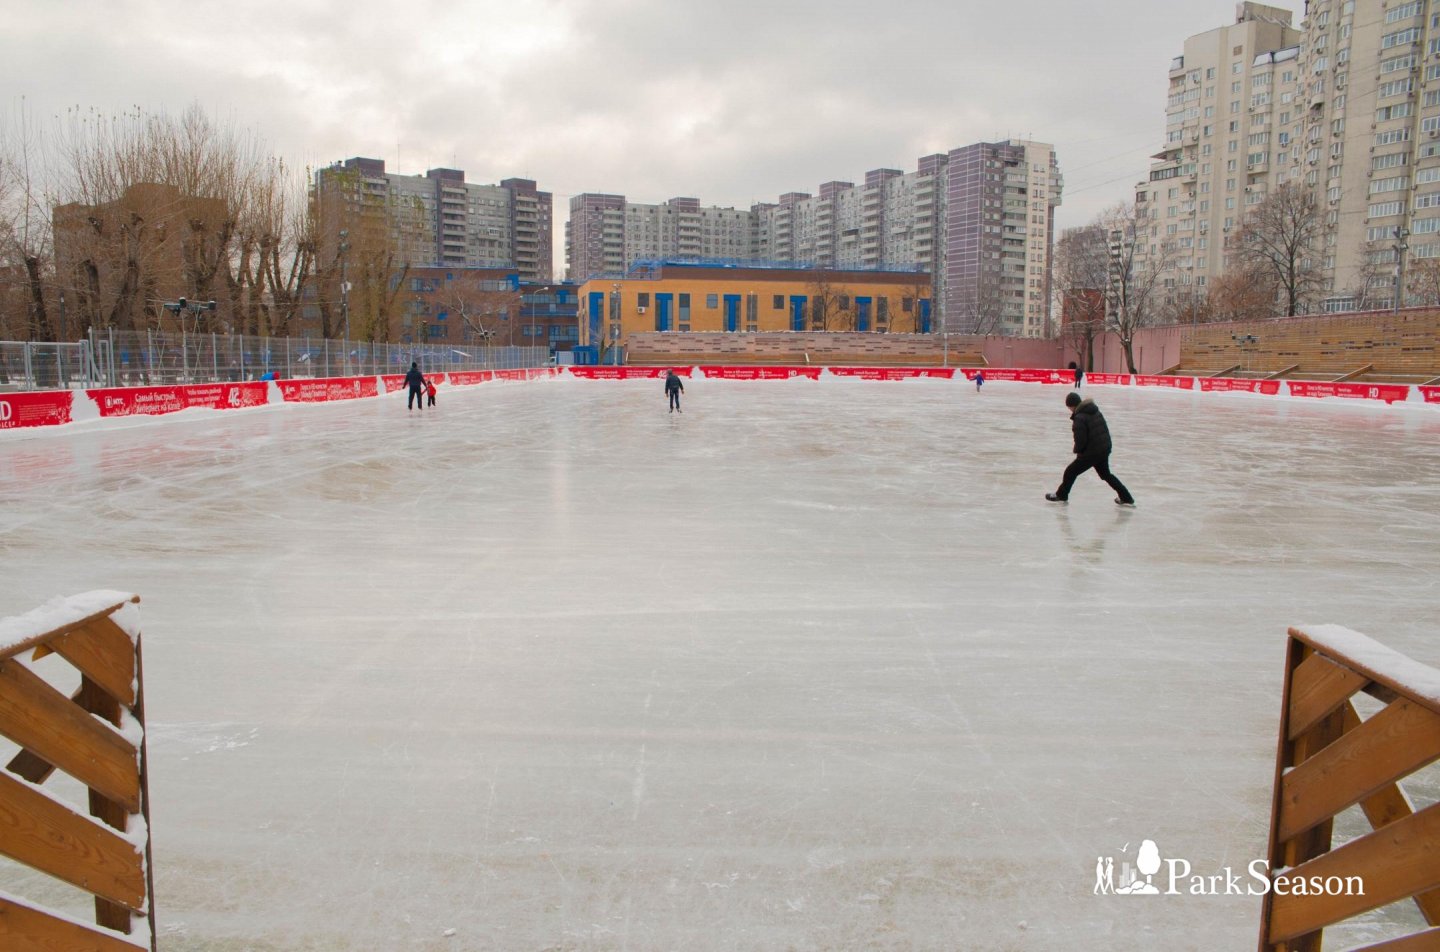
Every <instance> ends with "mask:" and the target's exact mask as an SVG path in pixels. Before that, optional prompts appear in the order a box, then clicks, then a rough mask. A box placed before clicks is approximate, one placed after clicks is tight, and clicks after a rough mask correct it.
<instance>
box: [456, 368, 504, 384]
mask: <svg viewBox="0 0 1440 952" xmlns="http://www.w3.org/2000/svg"><path fill="white" fill-rule="evenodd" d="M494 379H495V372H494V371H493V370H464V371H461V372H459V373H452V374H450V385H451V386H454V387H473V386H475V385H476V384H477V383H485V382H486V381H490V380H494Z"/></svg>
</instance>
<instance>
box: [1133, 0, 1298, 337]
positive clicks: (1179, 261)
mask: <svg viewBox="0 0 1440 952" xmlns="http://www.w3.org/2000/svg"><path fill="white" fill-rule="evenodd" d="M1290 16H1291V15H1290V11H1288V10H1282V9H1280V8H1278V7H1269V6H1262V5H1261V4H1258V3H1242V4H1240V5H1239V6H1238V8H1237V12H1236V21H1235V23H1233V24H1230V25H1228V26H1223V27H1220V28H1218V29H1214V30H1210V31H1208V32H1205V33H1201V34H1199V35H1197V36H1192V37H1190V38H1189V39H1188V40H1186V41H1185V47H1184V52H1183V53H1182V54H1181V55H1180V56H1177V57H1175V59H1174V60H1173V61H1172V62H1171V63H1170V75H1169V95H1168V98H1167V100H1166V107H1165V146H1164V148H1163V149H1161V151H1160V152H1159V153H1158V154H1156V156H1155V159H1156V162H1155V164H1154V165H1152V166H1151V167H1150V176H1149V180H1148V181H1147V182H1145V183H1142V184H1141V185H1140V186H1139V187H1138V188H1137V189H1136V193H1135V201H1136V204H1137V205H1138V206H1140V209H1139V210H1140V213H1141V214H1144V215H1148V216H1149V220H1150V222H1151V227H1150V234H1149V236H1148V238H1149V243H1150V246H1151V249H1152V250H1151V253H1150V255H1149V258H1150V260H1151V261H1152V262H1154V264H1155V265H1156V266H1161V267H1164V269H1165V272H1166V273H1165V275H1164V277H1163V278H1162V279H1161V281H1162V285H1163V295H1162V298H1163V301H1162V303H1163V305H1164V306H1165V307H1166V309H1167V310H1169V311H1170V313H1171V314H1172V315H1176V316H1181V315H1183V314H1184V313H1185V310H1186V308H1187V307H1192V306H1195V305H1197V304H1198V303H1199V302H1200V301H1203V299H1204V297H1205V295H1206V293H1207V292H1208V288H1209V286H1210V285H1211V284H1212V283H1213V281H1214V280H1215V278H1216V277H1218V276H1219V275H1220V274H1222V273H1223V272H1224V270H1225V267H1226V261H1225V242H1226V240H1227V239H1228V238H1229V237H1230V236H1232V235H1234V236H1237V237H1238V235H1239V233H1240V228H1241V226H1242V221H1243V219H1244V216H1245V212H1246V210H1247V209H1249V208H1252V207H1254V206H1255V205H1256V204H1258V203H1259V202H1260V201H1263V200H1264V197H1265V195H1266V193H1267V192H1268V191H1269V189H1270V187H1271V185H1272V183H1274V182H1275V181H1277V180H1281V181H1283V179H1282V178H1281V177H1280V175H1281V170H1282V169H1284V168H1286V167H1287V166H1288V154H1289V152H1290V148H1291V144H1292V143H1291V138H1292V137H1293V135H1294V126H1295V124H1296V122H1297V121H1298V120H1300V119H1302V118H1303V115H1304V113H1305V112H1306V111H1307V109H1308V106H1307V105H1306V104H1305V103H1302V102H1301V101H1300V100H1299V97H1298V95H1297V92H1298V89H1299V76H1300V62H1299V43H1300V36H1301V34H1300V31H1299V30H1296V29H1295V28H1294V27H1292V26H1291V25H1290ZM1145 237H1147V236H1143V235H1142V236H1138V238H1139V240H1141V241H1143V240H1144V238H1145ZM1162 246H1168V247H1167V250H1166V252H1165V253H1163V254H1162V253H1160V248H1161V247H1162Z"/></svg>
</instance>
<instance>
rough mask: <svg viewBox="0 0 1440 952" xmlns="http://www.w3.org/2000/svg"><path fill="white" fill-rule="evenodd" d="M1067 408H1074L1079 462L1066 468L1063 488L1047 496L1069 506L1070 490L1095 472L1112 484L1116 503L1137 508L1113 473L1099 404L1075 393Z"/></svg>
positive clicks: (1069, 397)
mask: <svg viewBox="0 0 1440 952" xmlns="http://www.w3.org/2000/svg"><path fill="white" fill-rule="evenodd" d="M1065 406H1067V407H1069V408H1070V429H1071V430H1072V431H1073V432H1074V434H1075V461H1074V462H1072V463H1071V464H1070V465H1069V466H1067V467H1065V475H1064V476H1063V477H1061V479H1060V488H1059V489H1057V490H1055V491H1054V492H1053V493H1046V494H1045V498H1046V499H1048V500H1050V501H1051V502H1065V501H1067V500H1068V499H1069V498H1070V487H1071V486H1073V485H1075V480H1076V479H1078V478H1079V476H1080V474H1081V473H1083V472H1085V471H1086V470H1087V469H1094V470H1095V475H1097V476H1099V477H1100V478H1101V479H1103V480H1105V482H1107V483H1109V484H1110V488H1111V489H1113V490H1115V492H1116V494H1117V495H1116V496H1115V502H1116V504H1117V505H1121V506H1133V505H1135V497H1134V496H1132V495H1130V490H1128V489H1126V488H1125V484H1124V483H1122V482H1120V480H1119V479H1117V478H1116V477H1115V474H1114V473H1112V472H1110V447H1111V443H1110V427H1109V426H1108V425H1106V423H1105V417H1104V415H1103V414H1101V412H1100V408H1099V407H1097V406H1096V405H1095V401H1094V400H1091V399H1089V398H1088V397H1086V398H1082V397H1081V396H1080V394H1078V393H1074V392H1071V393H1069V394H1067V395H1066V397H1065Z"/></svg>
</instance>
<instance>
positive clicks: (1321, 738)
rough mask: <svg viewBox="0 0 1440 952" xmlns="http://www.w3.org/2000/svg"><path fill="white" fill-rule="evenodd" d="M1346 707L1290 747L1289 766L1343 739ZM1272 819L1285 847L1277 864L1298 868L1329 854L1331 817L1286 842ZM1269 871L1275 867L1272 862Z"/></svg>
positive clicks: (1328, 717) (1327, 716) (1334, 712)
mask: <svg viewBox="0 0 1440 952" xmlns="http://www.w3.org/2000/svg"><path fill="white" fill-rule="evenodd" d="M1349 708H1350V704H1349V702H1346V703H1345V704H1344V706H1343V707H1341V708H1339V709H1338V710H1335V711H1332V712H1330V713H1329V714H1328V715H1326V717H1325V719H1324V720H1322V721H1321V722H1320V723H1318V724H1316V725H1315V726H1314V727H1312V728H1311V729H1310V730H1309V731H1307V732H1306V733H1305V734H1303V735H1302V736H1301V737H1300V738H1299V739H1297V740H1296V741H1295V742H1294V743H1293V744H1292V745H1291V748H1292V753H1293V757H1292V759H1291V761H1290V762H1291V763H1292V764H1303V763H1304V762H1305V761H1307V760H1309V759H1310V758H1311V757H1313V756H1315V754H1317V753H1319V752H1320V751H1322V750H1324V749H1325V748H1326V747H1329V746H1330V745H1331V744H1332V743H1334V742H1335V741H1336V740H1338V739H1339V738H1340V737H1341V736H1343V735H1344V733H1345V714H1344V712H1345V711H1346V710H1347V709H1349ZM1283 789H1284V785H1283V782H1282V783H1280V784H1278V785H1277V788H1276V791H1275V793H1276V797H1275V804H1276V806H1275V809H1276V810H1280V806H1279V802H1280V801H1279V794H1280V792H1281V791H1282V790H1283ZM1281 812H1283V811H1281ZM1274 819H1275V820H1276V821H1277V823H1276V831H1275V832H1276V836H1277V838H1278V839H1279V842H1281V843H1283V844H1284V845H1285V848H1284V849H1283V850H1281V854H1280V855H1281V857H1282V862H1281V863H1280V864H1279V865H1281V866H1287V867H1289V866H1299V865H1300V864H1301V863H1303V862H1305V861H1306V860H1310V859H1314V858H1315V857H1317V856H1319V855H1321V854H1322V853H1326V852H1329V850H1330V842H1331V833H1332V831H1333V828H1334V825H1335V824H1334V820H1333V818H1330V817H1327V818H1326V819H1324V820H1322V821H1321V822H1319V823H1316V824H1314V825H1313V826H1311V827H1310V828H1309V829H1307V830H1306V831H1305V832H1304V833H1301V834H1299V835H1298V836H1292V837H1290V838H1289V839H1286V838H1284V837H1281V836H1279V824H1278V820H1279V817H1278V816H1276V817H1275V818H1274ZM1272 859H1273V858H1272ZM1270 868H1271V869H1274V868H1275V864H1274V863H1273V862H1272V865H1271V867H1270Z"/></svg>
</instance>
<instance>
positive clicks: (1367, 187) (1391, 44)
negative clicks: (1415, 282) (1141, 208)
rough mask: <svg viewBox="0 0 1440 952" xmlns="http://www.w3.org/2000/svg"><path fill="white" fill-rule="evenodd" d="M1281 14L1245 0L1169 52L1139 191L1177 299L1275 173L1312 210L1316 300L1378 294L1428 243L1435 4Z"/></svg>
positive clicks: (1436, 165) (1438, 87) (1352, 302)
mask: <svg viewBox="0 0 1440 952" xmlns="http://www.w3.org/2000/svg"><path fill="white" fill-rule="evenodd" d="M1290 18H1291V14H1290V12H1289V11H1286V10H1283V9H1279V8H1276V7H1269V6H1262V5H1260V4H1256V3H1242V4H1240V6H1239V8H1238V15H1237V18H1236V23H1235V24H1234V25H1231V26H1226V27H1221V28H1220V29H1218V30H1212V31H1210V32H1208V33H1203V34H1200V35H1199V36H1195V37H1191V38H1190V39H1189V40H1187V41H1186V42H1185V50H1184V54H1183V55H1182V56H1180V57H1178V58H1177V59H1176V60H1175V61H1174V63H1172V64H1171V69H1170V77H1169V82H1170V100H1169V105H1168V107H1167V141H1166V146H1165V149H1164V151H1162V152H1161V153H1160V154H1159V155H1158V156H1157V159H1158V160H1159V161H1158V162H1157V164H1156V165H1154V166H1153V167H1152V168H1151V172H1150V180H1149V181H1148V182H1146V183H1143V184H1142V185H1141V186H1140V187H1139V189H1138V190H1137V193H1136V199H1137V202H1143V203H1146V205H1147V206H1148V207H1149V209H1150V213H1151V215H1152V217H1153V221H1154V222H1155V226H1156V227H1155V231H1154V232H1153V235H1154V236H1155V237H1157V238H1158V237H1162V236H1163V237H1169V238H1173V239H1176V254H1175V255H1174V260H1173V261H1172V262H1171V265H1172V267H1171V271H1172V272H1173V273H1172V274H1171V276H1170V278H1171V279H1172V280H1173V287H1167V290H1169V291H1171V292H1172V293H1171V296H1172V298H1173V299H1174V301H1175V303H1176V304H1177V305H1178V306H1181V307H1182V308H1183V305H1184V302H1185V300H1186V298H1187V296H1189V297H1196V296H1202V295H1203V294H1204V291H1205V286H1206V284H1207V283H1208V282H1210V281H1213V280H1214V278H1215V277H1217V276H1218V275H1220V274H1222V273H1224V271H1225V268H1226V266H1227V262H1226V260H1225V258H1224V239H1225V238H1227V237H1228V238H1229V239H1230V241H1231V245H1230V247H1231V248H1232V249H1233V247H1234V242H1235V239H1236V238H1237V237H1238V233H1239V230H1240V228H1241V226H1242V223H1243V219H1244V215H1245V213H1246V211H1247V210H1249V209H1252V208H1253V207H1254V206H1255V205H1257V204H1259V203H1260V202H1261V201H1263V200H1264V198H1265V196H1266V195H1267V194H1269V193H1270V192H1271V191H1273V190H1274V189H1275V188H1276V187H1277V186H1279V185H1281V184H1284V183H1287V182H1288V183H1292V184H1299V185H1302V186H1303V187H1306V188H1308V189H1310V190H1311V191H1312V193H1313V194H1314V196H1315V199H1316V203H1317V206H1318V209H1319V219H1320V235H1321V237H1320V239H1319V241H1318V242H1317V247H1316V248H1315V249H1314V253H1313V255H1311V256H1309V257H1308V258H1307V261H1306V263H1307V264H1308V266H1310V267H1312V268H1314V269H1315V270H1316V272H1317V273H1318V276H1319V285H1320V287H1319V290H1318V293H1317V294H1316V299H1315V300H1314V301H1312V302H1311V306H1312V307H1314V308H1316V309H1320V310H1343V309H1348V308H1351V307H1357V306H1364V307H1381V306H1388V305H1389V304H1391V303H1392V302H1393V301H1394V294H1395V289H1396V287H1397V285H1398V283H1399V276H1398V274H1397V270H1398V269H1400V268H1401V267H1403V266H1404V264H1405V263H1406V261H1407V260H1412V261H1413V260H1414V259H1416V258H1436V257H1440V4H1437V3H1435V2H1433V0H1429V2H1427V0H1310V2H1308V3H1307V4H1306V5H1305V19H1304V21H1303V22H1302V23H1301V26H1300V29H1298V30H1297V29H1294V28H1292V27H1291V26H1290ZM1217 235H1218V236H1219V238H1220V239H1221V240H1220V242H1217V241H1216V238H1217ZM1187 239H1189V241H1188V242H1187Z"/></svg>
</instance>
